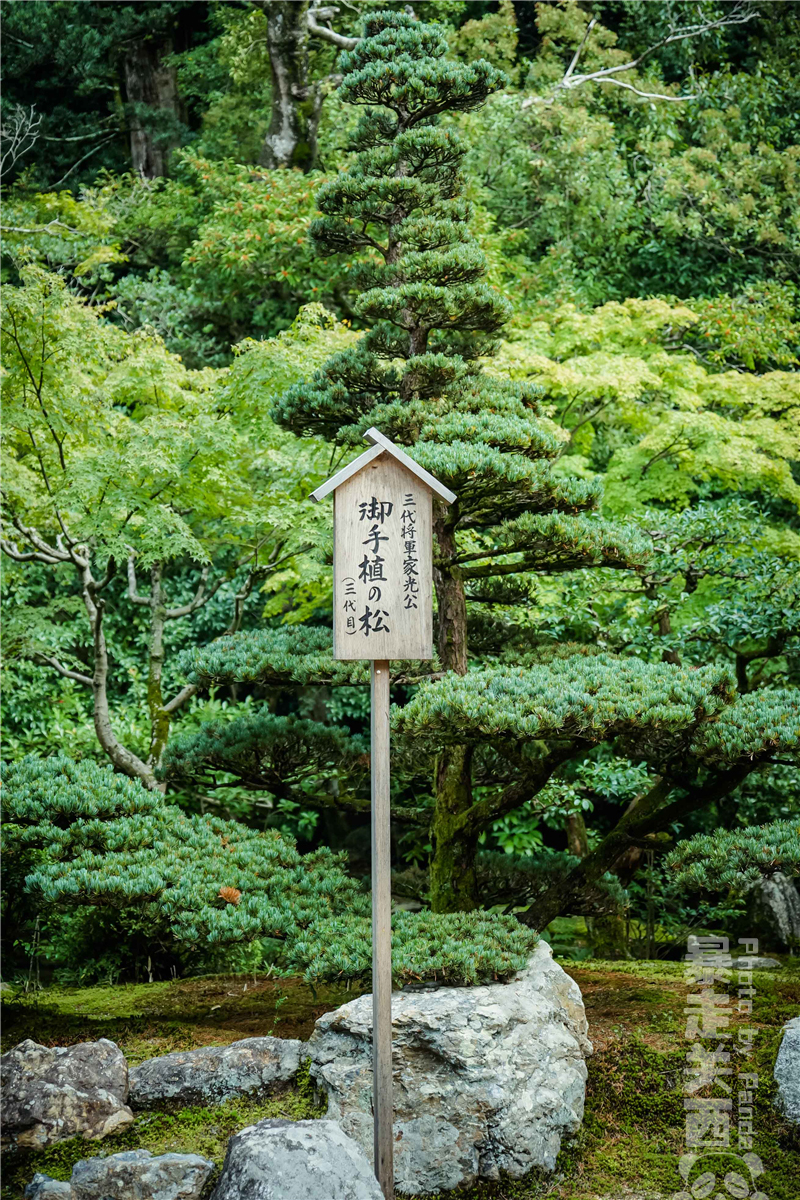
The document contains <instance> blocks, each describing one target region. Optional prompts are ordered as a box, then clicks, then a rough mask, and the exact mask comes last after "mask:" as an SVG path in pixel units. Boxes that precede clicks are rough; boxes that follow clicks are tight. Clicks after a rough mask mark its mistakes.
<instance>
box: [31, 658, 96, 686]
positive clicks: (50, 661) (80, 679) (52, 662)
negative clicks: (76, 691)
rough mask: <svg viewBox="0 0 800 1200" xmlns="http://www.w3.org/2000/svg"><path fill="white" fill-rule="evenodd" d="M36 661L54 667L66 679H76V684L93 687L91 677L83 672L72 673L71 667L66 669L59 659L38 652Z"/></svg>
mask: <svg viewBox="0 0 800 1200" xmlns="http://www.w3.org/2000/svg"><path fill="white" fill-rule="evenodd" d="M35 657H36V661H37V662H42V663H46V664H47V666H48V667H52V668H53V670H54V671H58V673H59V675H63V676H64V678H65V679H74V680H75V682H76V683H83V684H85V685H86V686H87V687H91V686H92V677H91V675H84V674H83V673H82V672H81V671H71V670H70V668H69V667H65V666H64V664H63V663H60V662H59V661H58V659H57V658H53V657H52V655H50V654H42V653H40V652H39V651H37V652H36V656H35Z"/></svg>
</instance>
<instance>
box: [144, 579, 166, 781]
mask: <svg viewBox="0 0 800 1200" xmlns="http://www.w3.org/2000/svg"><path fill="white" fill-rule="evenodd" d="M161 575H162V564H161V563H158V562H157V563H153V566H152V567H151V568H150V645H149V647H148V658H149V662H148V669H147V708H148V712H149V714H150V751H149V754H148V757H147V762H148V766H150V767H152V769H153V770H154V771H155V770H157V769H158V767H160V766H161V759H162V758H163V756H164V750H165V749H166V746H167V739H168V738H169V726H170V714H169V713H168V712H167V711H166V709H165V708H164V693H163V689H162V686H161V679H162V675H163V671H164V625H165V623H166V619H167V606H166V602H165V600H164V589H163V585H162V579H161ZM162 790H163V789H162Z"/></svg>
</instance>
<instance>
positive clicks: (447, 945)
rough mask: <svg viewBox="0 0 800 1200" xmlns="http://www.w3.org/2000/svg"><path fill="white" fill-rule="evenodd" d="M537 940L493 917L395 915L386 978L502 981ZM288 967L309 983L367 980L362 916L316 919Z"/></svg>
mask: <svg viewBox="0 0 800 1200" xmlns="http://www.w3.org/2000/svg"><path fill="white" fill-rule="evenodd" d="M537 941H538V938H537V936H536V934H535V933H533V932H532V931H531V930H529V929H526V928H525V927H524V926H523V925H520V924H519V922H518V921H517V920H516V919H515V918H514V917H501V916H498V915H497V914H495V913H491V914H490V913H484V912H473V913H430V912H417V913H412V912H398V913H395V914H394V916H393V918H392V974H393V976H394V978H395V979H396V980H397V981H399V982H400V983H403V984H409V983H410V984H413V983H421V982H423V981H427V980H430V981H431V982H436V983H442V984H464V983H466V984H480V983H493V982H504V981H505V980H507V979H509V978H510V977H511V976H512V975H513V974H514V973H515V972H516V971H521V970H523V969H524V967H525V966H526V965H527V962H528V959H529V958H530V955H531V951H532V950H533V948H534V946H535V945H536V943H537ZM290 958H291V962H292V965H293V966H295V967H297V968H298V969H299V970H303V972H304V976H305V978H306V979H307V980H308V981H309V982H311V983H322V982H337V981H340V980H344V979H359V978H360V979H364V980H366V979H368V978H369V976H370V973H371V971H372V933H371V929H370V923H369V921H368V920H367V919H366V918H365V917H361V918H357V919H354V920H350V921H348V920H343V919H342V918H340V917H338V918H337V917H332V918H331V919H330V920H328V921H320V923H319V924H318V925H315V926H314V927H313V929H310V930H309V931H308V933H307V934H305V935H302V936H301V937H299V938H298V939H297V940H296V941H295V942H293V944H292V949H291V952H290Z"/></svg>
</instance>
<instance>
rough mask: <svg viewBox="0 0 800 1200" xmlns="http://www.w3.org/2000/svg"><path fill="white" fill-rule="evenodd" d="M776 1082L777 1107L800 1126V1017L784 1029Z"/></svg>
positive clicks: (776, 1066) (788, 1118)
mask: <svg viewBox="0 0 800 1200" xmlns="http://www.w3.org/2000/svg"><path fill="white" fill-rule="evenodd" d="M775 1082H776V1083H777V1085H778V1095H777V1096H776V1098H775V1107H776V1108H777V1109H778V1110H779V1112H782V1113H783V1115H784V1116H785V1117H786V1119H787V1121H792V1122H793V1123H794V1124H795V1125H800V1017H793V1018H792V1020H791V1021H787V1022H786V1024H785V1025H784V1027H783V1038H782V1039H781V1045H780V1049H779V1050H778V1057H777V1059H776V1061H775Z"/></svg>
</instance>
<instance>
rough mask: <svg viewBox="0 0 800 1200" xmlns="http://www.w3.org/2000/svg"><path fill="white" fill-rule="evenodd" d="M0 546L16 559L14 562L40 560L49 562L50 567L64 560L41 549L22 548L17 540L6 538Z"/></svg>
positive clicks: (0, 542) (4, 551) (1, 541)
mask: <svg viewBox="0 0 800 1200" xmlns="http://www.w3.org/2000/svg"><path fill="white" fill-rule="evenodd" d="M0 547H2V549H3V553H4V554H7V555H8V557H9V558H13V559H14V562H40V563H47V565H48V566H49V567H53V566H57V564H58V563H60V562H63V561H64V560H63V559H61V558H52V557H51V556H50V555H47V554H43V553H42V552H41V551H39V550H20V549H19V548H18V546H17V543H16V542H9V541H7V540H6V539H5V538H2V540H0Z"/></svg>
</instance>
